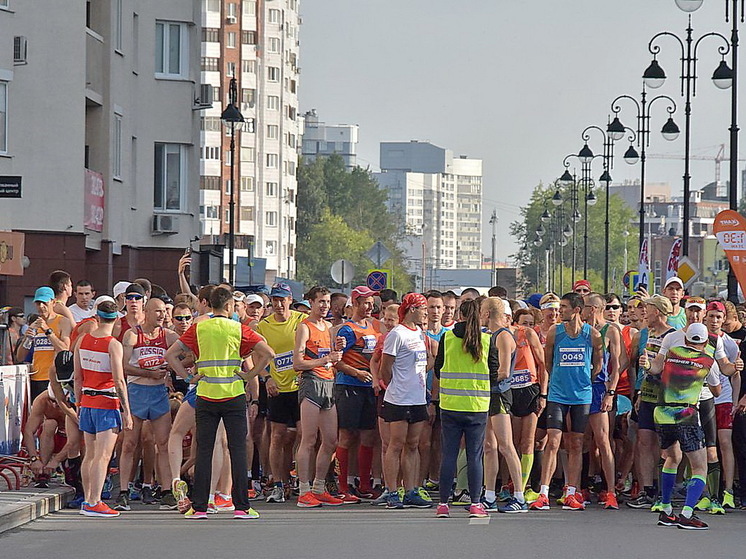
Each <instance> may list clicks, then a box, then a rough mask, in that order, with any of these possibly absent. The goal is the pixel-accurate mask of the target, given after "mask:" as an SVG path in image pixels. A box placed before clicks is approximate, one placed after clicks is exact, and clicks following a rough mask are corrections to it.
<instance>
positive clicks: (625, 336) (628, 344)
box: [616, 325, 632, 397]
mask: <svg viewBox="0 0 746 559" xmlns="http://www.w3.org/2000/svg"><path fill="white" fill-rule="evenodd" d="M622 343H623V344H624V351H626V352H627V358H629V357H630V355H632V327H631V326H629V325H627V326H624V327H623V328H622ZM616 391H617V392H618V393H619V394H624V395H625V396H627V397H631V396H632V385H631V383H630V382H629V372H628V371H627V370H626V369H625V370H624V371H621V373H620V374H619V382H618V383H617V385H616Z"/></svg>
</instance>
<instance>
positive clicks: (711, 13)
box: [300, 0, 746, 259]
mask: <svg viewBox="0 0 746 559" xmlns="http://www.w3.org/2000/svg"><path fill="white" fill-rule="evenodd" d="M725 2H726V0H705V3H704V5H703V6H702V8H700V10H699V11H697V12H695V13H694V14H693V28H694V35H695V39H696V37H698V36H699V35H701V34H703V33H707V32H710V31H719V32H720V33H722V34H724V35H725V36H726V37H730V31H729V30H730V24H727V23H726V22H725ZM728 4H730V1H728ZM301 14H302V17H303V26H302V28H301V39H300V40H301V62H300V66H301V68H302V73H301V76H300V79H301V82H300V105H301V110H302V111H306V110H309V109H311V108H316V109H317V110H318V111H319V116H320V119H321V120H323V121H325V122H328V123H347V124H358V125H360V144H359V151H358V153H359V157H358V163H359V164H360V165H363V166H365V165H370V166H371V168H372V169H374V170H378V146H379V142H382V141H401V140H404V141H406V140H411V139H418V140H429V141H431V142H432V143H434V144H437V145H439V146H442V147H445V148H449V149H452V150H453V152H454V154H455V155H459V154H467V155H469V156H470V157H477V158H481V159H483V160H484V215H485V225H484V229H483V231H484V234H483V241H484V242H483V246H484V249H485V251H486V253H487V254H489V244H490V227H489V225H488V224H487V220H488V219H489V215H490V214H491V212H492V210H493V209H497V212H498V217H499V229H498V233H499V234H500V235H501V237H500V238H499V241H498V257H499V258H501V259H503V258H507V256H508V255H509V254H511V253H512V252H513V251H514V250H515V245H514V244H513V240H512V239H510V238H509V234H508V224H509V223H510V222H511V221H514V220H516V219H518V218H519V208H520V206H521V205H523V204H525V203H526V202H527V200H528V199H529V196H530V193H531V190H532V189H533V187H534V186H535V185H537V184H538V183H539V182H544V183H547V182H550V181H552V180H554V179H556V178H557V177H558V176H559V175H560V174H561V173H562V171H563V168H562V159H563V158H564V156H565V155H567V154H568V153H571V152H572V153H577V152H578V150H579V149H580V148H581V147H582V140H581V138H580V134H581V132H582V130H583V129H584V128H585V127H586V126H588V125H590V124H596V125H600V126H605V124H606V118H607V114H609V106H610V104H611V101H612V100H613V99H614V98H615V97H616V96H617V95H621V94H631V95H634V96H639V93H640V91H641V85H642V80H641V76H642V73H643V71H644V70H645V68H646V67H647V66H648V64H649V63H650V60H651V59H652V56H651V55H650V54H649V52H648V42H649V41H650V39H651V38H652V37H653V35H655V34H656V33H657V32H659V31H664V30H666V31H672V32H675V33H677V34H679V35H680V36H681V37H682V38H683V37H684V35H685V29H686V24H687V15H686V14H685V13H683V12H681V11H680V10H679V9H678V8H677V7H676V4H675V3H674V0H625V1H624V2H621V1H613V0H538V1H536V0H534V1H532V2H528V1H525V0H461V1H460V2H454V1H453V0H448V1H446V0H365V1H364V0H306V1H304V2H303V3H302V5H301ZM659 44H660V45H661V48H662V50H661V54H660V55H659V56H658V60H659V62H660V64H661V66H662V67H663V69H664V70H665V71H666V74H667V76H668V80H667V81H666V84H665V85H664V86H663V88H661V89H659V90H655V91H650V92H649V93H650V95H649V99H650V98H652V97H653V96H654V95H656V94H659V93H665V94H668V95H670V96H672V97H674V99H675V100H676V102H677V103H678V104H679V111H678V112H677V114H676V115H674V118H675V120H676V121H677V123H678V124H679V127H680V128H681V130H682V134H681V136H680V137H679V139H678V140H676V141H675V142H667V141H665V140H664V139H663V138H662V137H661V136H660V133H659V131H660V128H661V127H662V126H663V123H664V122H665V119H666V115H665V111H664V107H663V103H662V102H661V103H660V104H659V105H658V107H657V109H654V114H653V115H652V116H653V118H652V121H651V129H652V130H653V134H651V144H650V147H649V148H648V153H649V154H683V152H684V134H683V129H684V115H683V104H684V103H683V99H682V98H681V97H680V96H679V95H680V83H679V80H678V76H679V68H680V64H679V58H680V48H679V46H678V43H676V42H675V41H674V40H673V39H671V38H663V40H662V42H660V43H659ZM719 44H720V43H718V42H717V40H716V39H712V38H710V39H708V40H705V41H703V42H702V44H701V46H700V49H699V53H698V55H699V59H700V61H699V67H698V75H699V76H700V79H699V80H698V82H697V85H698V87H697V96H696V97H695V98H694V100H693V103H692V153H693V154H695V155H711V156H714V155H715V154H716V153H717V151H718V149H719V144H721V143H725V144H726V149H727V146H728V141H729V140H728V138H729V136H728V127H729V125H730V92H729V90H726V91H721V90H719V89H717V88H716V87H715V86H714V85H713V84H712V81H711V80H710V76H711V75H712V72H713V70H714V69H715V67H716V66H717V63H718V62H719V60H720V58H719V55H718V54H717V46H718V45H719ZM741 44H742V46H743V45H744V44H746V25H742V34H741ZM741 51H742V52H741V53H740V54H741V60H743V59H744V57H746V51H745V50H744V49H743V48H741ZM740 66H741V68H744V66H743V64H741V65H740ZM744 71H746V70H743V71H742V72H741V73H742V74H743V73H744ZM739 82H740V83H741V84H744V80H743V79H741V80H739ZM743 87H746V86H742V88H741V90H740V91H741V95H740V97H741V99H746V96H744V94H743V92H744V89H743ZM743 105H744V103H741V107H740V109H742V110H741V111H740V112H741V116H740V119H739V120H740V123H741V126H742V127H744V126H746V122H744V114H745V111H744V110H743ZM621 120H622V122H623V123H625V124H626V125H627V126H630V127H633V128H636V124H635V109H634V107H633V106H631V105H627V106H625V107H624V109H623V111H622V113H621ZM742 136H743V134H742ZM744 141H746V140H742V142H744ZM590 145H591V148H592V149H593V150H594V152H595V153H600V152H601V149H602V148H601V139H600V134H599V135H596V136H594V137H593V138H592V140H591V144H590ZM626 147H627V145H626V142H624V141H621V142H619V143H618V144H617V148H616V150H615V151H616V155H617V163H616V165H615V166H614V169H613V170H612V172H611V174H612V177H613V179H614V181H615V182H617V181H622V180H627V179H635V178H639V164H638V165H636V166H629V165H627V164H626V163H624V161H623V160H622V158H621V156H622V154H623V153H624V150H625V149H626ZM741 153H742V154H743V153H746V150H743V149H742V150H741ZM595 165H597V167H594V171H593V175H594V177H595V178H598V176H599V175H600V174H601V169H600V165H601V163H600V161H596V162H595V163H594V166H595ZM683 165H684V163H683V161H677V160H672V161H668V160H658V159H652V160H649V161H648V166H647V169H648V170H647V180H648V181H651V182H652V181H668V182H669V183H670V184H671V185H672V188H673V190H674V193H678V191H680V189H681V184H682V179H681V176H682V174H683ZM741 165H743V164H741ZM691 174H692V188H699V187H701V186H703V185H704V184H706V183H707V182H711V181H713V180H714V177H715V164H714V162H712V161H693V162H692V168H691ZM722 177H723V179H727V177H728V164H727V161H726V162H725V163H724V164H723V165H722ZM594 210H595V211H602V209H601V208H600V207H598V206H597V207H596V208H594Z"/></svg>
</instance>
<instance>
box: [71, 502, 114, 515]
mask: <svg viewBox="0 0 746 559" xmlns="http://www.w3.org/2000/svg"><path fill="white" fill-rule="evenodd" d="M80 514H82V515H83V516H95V517H98V518H116V517H117V516H119V513H118V512H117V511H115V510H114V509H112V508H110V507H109V505H107V504H106V503H104V502H103V501H99V502H98V503H96V504H95V505H90V504H88V503H83V505H82V506H81V507H80Z"/></svg>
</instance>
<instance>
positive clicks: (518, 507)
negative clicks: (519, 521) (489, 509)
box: [497, 497, 528, 514]
mask: <svg viewBox="0 0 746 559" xmlns="http://www.w3.org/2000/svg"><path fill="white" fill-rule="evenodd" d="M497 510H498V511H499V512H503V513H505V514H517V513H519V512H528V504H527V503H526V502H525V501H524V502H522V503H521V502H520V501H519V500H518V499H516V498H515V497H514V498H512V499H511V500H510V501H508V502H507V504H505V505H504V506H502V507H500V508H499V509H497Z"/></svg>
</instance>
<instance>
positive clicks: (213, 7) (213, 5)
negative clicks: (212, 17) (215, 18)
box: [206, 0, 220, 14]
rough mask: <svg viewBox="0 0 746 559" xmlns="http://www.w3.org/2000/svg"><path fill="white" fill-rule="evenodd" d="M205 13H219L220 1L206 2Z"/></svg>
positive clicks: (209, 0) (208, 0) (211, 0)
mask: <svg viewBox="0 0 746 559" xmlns="http://www.w3.org/2000/svg"><path fill="white" fill-rule="evenodd" d="M206 3H207V11H208V12H215V13H218V14H219V13H220V0H207V2H206Z"/></svg>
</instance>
